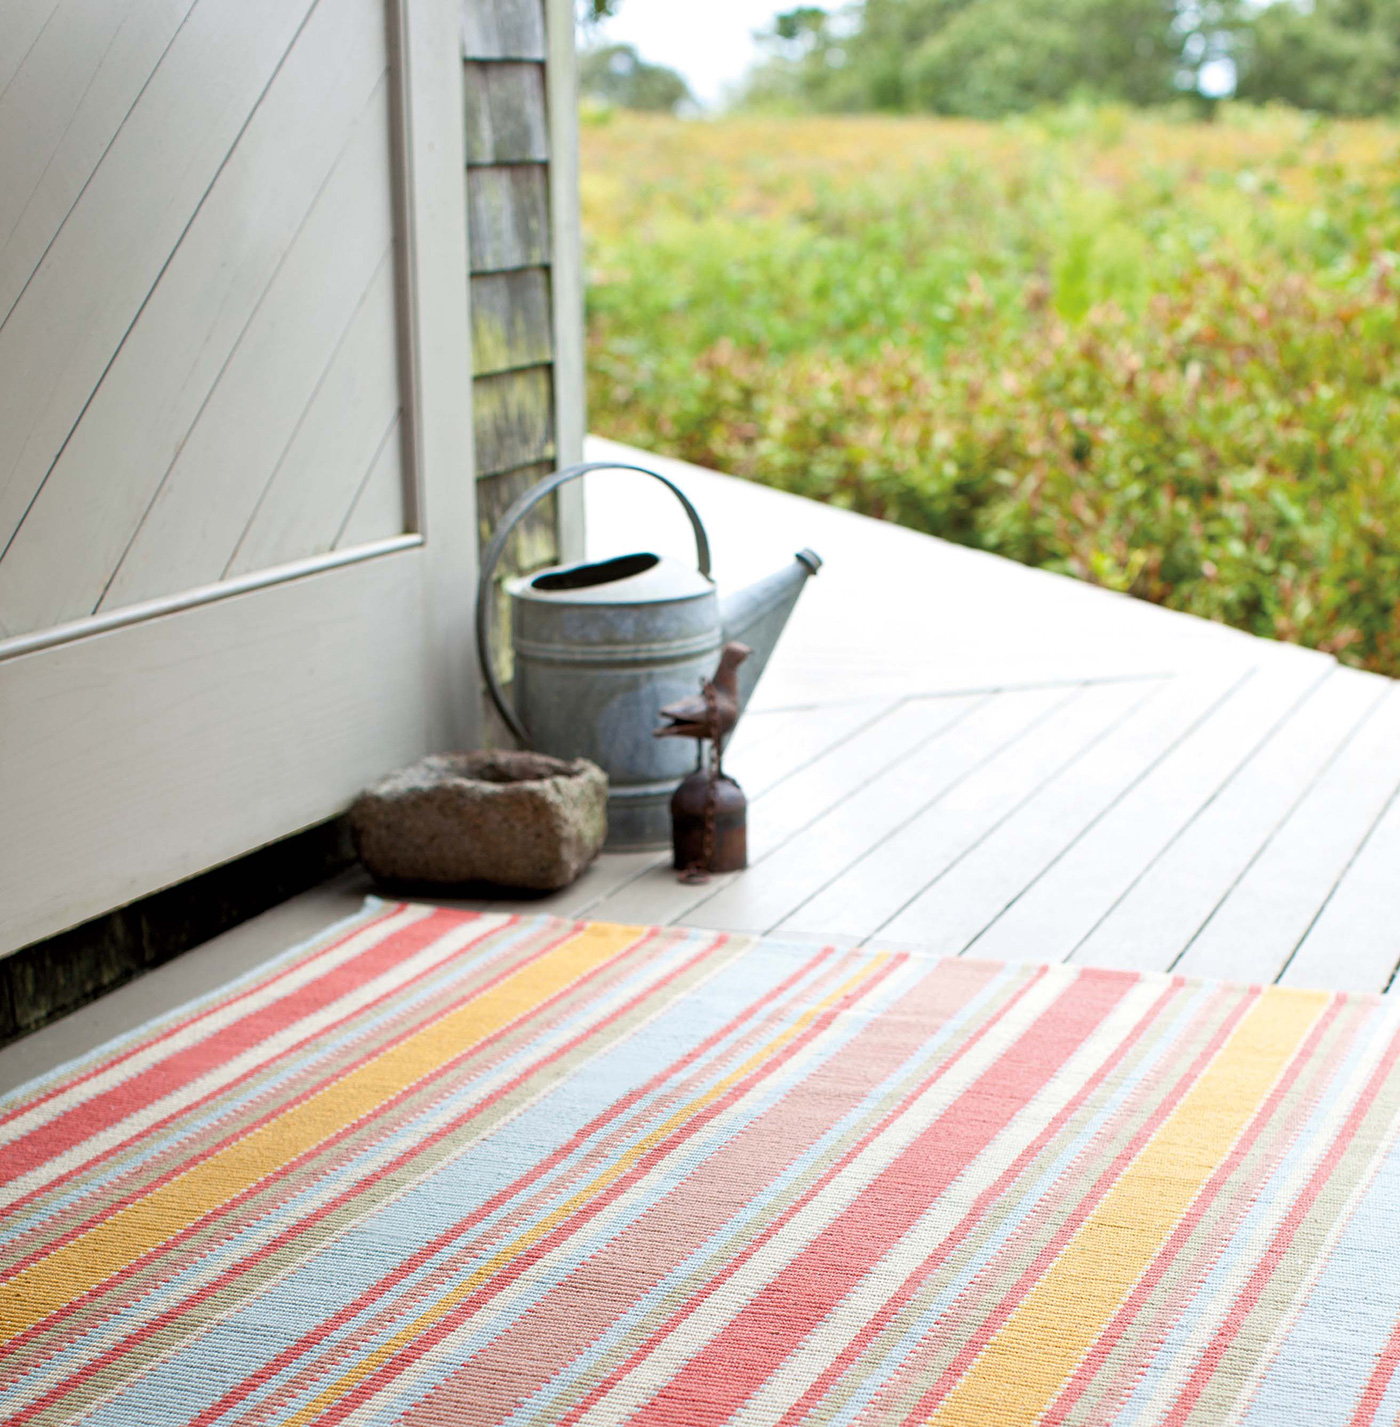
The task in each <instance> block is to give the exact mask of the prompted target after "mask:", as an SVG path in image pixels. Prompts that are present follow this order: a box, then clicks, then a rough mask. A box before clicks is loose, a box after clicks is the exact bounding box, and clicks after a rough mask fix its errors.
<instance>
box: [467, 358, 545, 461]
mask: <svg viewBox="0 0 1400 1427" xmlns="http://www.w3.org/2000/svg"><path fill="white" fill-rule="evenodd" d="M472 411H473V417H474V425H475V430H476V473H477V476H478V477H481V476H490V475H495V474H496V473H497V472H499V471H510V470H515V469H516V468H517V467H520V466H527V465H529V464H530V463H531V462H533V461H544V460H548V459H549V458H550V457H551V456H553V455H554V381H553V376H552V373H551V371H550V368H549V367H547V366H540V367H527V368H526V369H525V370H524V371H517V372H503V373H501V374H500V375H499V376H489V377H477V378H476V380H475V381H474V382H473V383H472Z"/></svg>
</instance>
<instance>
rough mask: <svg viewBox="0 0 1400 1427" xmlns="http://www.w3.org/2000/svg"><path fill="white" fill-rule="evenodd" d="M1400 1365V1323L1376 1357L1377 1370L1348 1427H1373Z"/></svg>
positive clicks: (1367, 1384) (1359, 1400)
mask: <svg viewBox="0 0 1400 1427" xmlns="http://www.w3.org/2000/svg"><path fill="white" fill-rule="evenodd" d="M1397 1367H1400V1323H1397V1324H1396V1325H1395V1331H1394V1332H1393V1333H1391V1335H1390V1341H1389V1342H1388V1343H1387V1344H1386V1345H1385V1347H1384V1348H1382V1349H1381V1354H1380V1357H1379V1358H1377V1359H1376V1366H1375V1370H1374V1371H1373V1372H1372V1373H1371V1376H1370V1378H1369V1379H1368V1380H1367V1383H1366V1386H1365V1387H1364V1388H1362V1389H1361V1397H1360V1398H1359V1399H1358V1401H1357V1404H1356V1411H1355V1412H1354V1413H1352V1416H1351V1421H1350V1422H1348V1423H1347V1427H1371V1424H1372V1423H1373V1422H1374V1421H1375V1420H1376V1413H1377V1412H1379V1411H1380V1410H1381V1403H1382V1402H1384V1401H1385V1395H1386V1393H1387V1392H1389V1391H1390V1384H1391V1382H1392V1381H1393V1380H1394V1378H1395V1370H1396V1368H1397Z"/></svg>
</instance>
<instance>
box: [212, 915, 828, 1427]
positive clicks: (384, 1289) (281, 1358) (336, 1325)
mask: <svg viewBox="0 0 1400 1427" xmlns="http://www.w3.org/2000/svg"><path fill="white" fill-rule="evenodd" d="M729 940H730V938H729V936H728V935H727V934H723V933H721V934H718V935H717V937H716V939H715V940H714V941H712V942H710V943H709V944H708V945H706V946H705V947H704V948H702V949H701V951H699V952H698V953H697V954H696V955H695V956H694V957H692V958H691V959H690V961H688V962H686V963H685V964H684V965H683V966H681V967H678V968H677V970H676V971H675V973H674V975H676V976H679V975H681V974H682V973H683V972H684V971H685V970H687V969H689V968H690V967H691V966H694V965H695V964H696V963H698V962H699V961H701V960H702V959H704V958H705V957H706V956H710V955H712V954H713V953H714V952H715V951H717V950H719V949H720V948H721V947H722V946H724V945H726V944H727V943H728V941H729ZM833 950H834V948H832V947H822V948H821V949H820V950H819V951H817V952H816V954H815V955H813V957H812V958H811V959H810V960H809V961H807V962H805V963H804V964H803V965H802V966H800V967H798V969H797V970H796V971H794V972H793V973H792V974H791V975H790V976H788V977H786V978H785V979H784V980H783V981H781V982H779V983H778V985H776V986H774V987H772V988H771V989H770V990H769V991H767V992H765V993H764V994H763V995H762V996H760V997H759V999H758V1000H757V1001H755V1002H753V1003H752V1004H751V1005H749V1006H746V1007H745V1008H744V1009H743V1010H741V1011H740V1012H738V1013H737V1014H736V1015H735V1016H734V1017H733V1018H732V1019H731V1020H729V1021H727V1022H726V1023H725V1024H724V1025H723V1026H721V1027H720V1028H719V1029H718V1030H716V1031H713V1032H711V1034H710V1035H708V1036H706V1037H705V1039H704V1040H703V1041H701V1042H700V1043H699V1044H698V1045H697V1046H695V1047H694V1048H693V1049H692V1050H691V1051H689V1052H688V1053H687V1054H686V1055H684V1056H683V1057H682V1058H681V1059H680V1060H678V1061H676V1062H674V1063H673V1064H671V1065H668V1066H666V1067H665V1068H664V1069H662V1070H659V1071H657V1073H656V1074H655V1075H653V1076H652V1077H651V1079H649V1080H648V1081H647V1082H646V1083H645V1084H644V1085H641V1086H639V1087H638V1088H637V1089H636V1090H633V1091H630V1092H629V1093H628V1094H627V1095H625V1096H623V1098H622V1099H621V1100H618V1101H616V1102H615V1103H614V1104H612V1105H610V1106H608V1108H607V1109H606V1110H604V1111H602V1112H601V1113H600V1114H598V1115H596V1116H595V1117H594V1118H593V1119H592V1120H590V1121H589V1122H588V1124H586V1125H584V1126H583V1127H582V1128H581V1129H579V1130H577V1131H576V1132H575V1133H574V1134H573V1135H572V1136H571V1137H570V1138H569V1139H568V1140H567V1141H566V1142H565V1143H564V1144H563V1145H561V1146H560V1147H559V1148H558V1149H557V1150H555V1151H554V1152H553V1153H552V1154H550V1155H549V1156H548V1157H547V1158H546V1159H544V1160H542V1161H541V1162H540V1164H539V1165H536V1166H532V1167H531V1168H530V1169H529V1170H528V1171H526V1172H525V1173H524V1174H522V1175H520V1176H519V1177H518V1178H516V1179H515V1180H514V1181H512V1183H510V1184H509V1185H507V1186H506V1187H505V1188H503V1189H500V1190H498V1191H497V1192H496V1193H495V1194H494V1195H492V1196H491V1198H490V1199H488V1200H487V1201H486V1202H485V1203H484V1204H482V1205H480V1206H479V1207H478V1208H477V1209H474V1210H473V1211H472V1212H471V1213H470V1214H469V1215H467V1216H466V1217H465V1218H463V1219H461V1220H458V1221H457V1223H455V1224H453V1225H451V1226H450V1227H449V1228H447V1229H445V1230H443V1231H442V1232H441V1233H440V1234H439V1235H438V1236H437V1237H436V1238H435V1239H433V1240H431V1241H430V1242H429V1243H427V1244H425V1245H424V1246H423V1247H422V1248H421V1249H419V1250H418V1251H417V1252H416V1253H415V1254H414V1255H413V1256H412V1257H411V1258H409V1259H407V1260H406V1261H405V1262H404V1263H403V1264H401V1265H399V1266H398V1267H396V1268H395V1269H394V1270H393V1271H392V1272H391V1273H389V1274H386V1275H385V1276H384V1277H383V1278H382V1279H380V1280H379V1281H378V1282H377V1283H375V1284H373V1285H371V1286H370V1287H369V1288H367V1289H365V1290H364V1291H363V1292H362V1293H361V1294H360V1295H359V1297H358V1298H355V1299H354V1300H352V1301H351V1302H350V1303H347V1304H346V1305H345V1306H344V1307H343V1308H342V1309H340V1310H339V1311H338V1312H337V1313H336V1314H335V1315H333V1316H332V1317H330V1318H327V1319H326V1320H325V1321H324V1322H322V1323H320V1324H317V1326H316V1327H314V1328H312V1329H311V1330H309V1331H308V1332H307V1333H305V1334H303V1336H302V1337H301V1338H299V1339H298V1340H297V1342H295V1343H294V1344H292V1346H291V1347H289V1348H286V1349H284V1350H283V1351H282V1352H281V1353H280V1354H278V1356H277V1357H276V1358H274V1359H273V1360H271V1361H270V1362H268V1363H267V1364H265V1365H264V1366H263V1367H261V1368H259V1369H258V1370H257V1372H255V1373H253V1374H251V1375H250V1376H249V1377H247V1378H245V1379H244V1380H243V1382H242V1383H240V1384H238V1385H237V1386H236V1387H233V1388H230V1389H229V1391H228V1392H227V1393H226V1394H225V1395H224V1397H223V1398H221V1399H220V1400H219V1401H218V1402H216V1403H213V1404H212V1405H211V1406H210V1407H208V1408H206V1409H205V1411H204V1412H202V1413H201V1414H200V1415H199V1416H198V1417H196V1418H194V1419H193V1420H192V1421H191V1423H190V1427H209V1424H211V1423H213V1422H216V1421H217V1420H218V1419H219V1418H220V1417H222V1416H224V1415H225V1414H226V1413H227V1412H229V1411H230V1410H231V1409H232V1408H234V1407H236V1406H237V1405H238V1404H239V1403H240V1402H242V1401H243V1400H244V1399H245V1398H247V1397H248V1396H249V1395H250V1394H251V1393H253V1392H255V1391H256V1390H257V1389H258V1388H259V1387H261V1386H262V1385H263V1384H264V1383H265V1382H267V1381H268V1380H269V1379H270V1378H272V1377H275V1376H276V1375H277V1374H279V1373H281V1372H284V1371H285V1370H286V1369H287V1368H289V1367H290V1366H291V1365H292V1364H293V1363H294V1362H295V1361H296V1360H297V1358H299V1357H302V1356H304V1355H305V1353H307V1352H308V1351H310V1350H311V1349H313V1348H315V1347H317V1346H318V1345H319V1344H320V1343H321V1342H322V1341H323V1340H324V1339H325V1338H326V1337H327V1336H329V1335H330V1334H331V1333H332V1332H335V1331H337V1330H338V1329H340V1328H341V1327H343V1326H344V1325H345V1324H346V1323H349V1322H351V1321H353V1320H354V1319H355V1318H357V1317H359V1316H360V1314H362V1313H363V1312H364V1311H365V1310H366V1309H367V1308H369V1307H370V1306H371V1305H372V1304H374V1303H375V1302H376V1301H378V1300H379V1299H382V1298H383V1297H384V1296H385V1295H386V1294H388V1293H389V1292H391V1291H392V1290H393V1289H394V1288H396V1287H397V1286H398V1285H399V1284H400V1283H402V1282H403V1281H404V1280H405V1279H406V1278H408V1277H410V1276H411V1275H412V1274H414V1273H416V1272H417V1271H418V1270H419V1269H420V1268H422V1267H423V1266H424V1265H425V1264H427V1263H428V1262H429V1261H430V1260H431V1259H432V1258H434V1257H435V1256H436V1255H438V1254H439V1253H441V1252H442V1251H443V1250H445V1249H447V1248H449V1247H451V1245H452V1244H453V1243H454V1242H455V1241H456V1240H458V1239H460V1238H462V1236H463V1235H464V1234H466V1233H469V1232H470V1231H471V1230H472V1229H473V1228H475V1227H476V1225H477V1224H479V1223H481V1222H482V1220H484V1219H486V1218H488V1217H489V1216H490V1215H492V1214H494V1213H495V1212H496V1211H497V1210H498V1209H500V1208H502V1207H504V1206H505V1205H506V1204H508V1203H510V1201H511V1200H512V1199H513V1198H515V1197H516V1196H517V1195H519V1194H521V1193H522V1192H523V1191H525V1190H527V1189H529V1188H530V1187H531V1186H532V1185H533V1184H534V1183H535V1182H536V1181H537V1180H539V1179H540V1178H541V1177H542V1176H543V1175H545V1174H547V1173H548V1172H549V1171H550V1170H552V1169H554V1168H556V1167H557V1166H558V1165H560V1164H562V1163H563V1162H564V1160H566V1159H567V1158H568V1157H569V1156H570V1155H572V1154H573V1153H574V1152H575V1151H576V1150H577V1149H578V1148H579V1147H580V1146H581V1145H582V1144H583V1143H584V1142H585V1141H586V1140H588V1139H589V1138H590V1137H591V1136H593V1135H596V1134H597V1133H598V1132H599V1131H600V1130H602V1129H605V1128H607V1127H608V1126H609V1125H610V1124H612V1123H613V1122H614V1121H615V1120H617V1119H618V1118H619V1117H621V1116H622V1115H625V1114H626V1113H627V1112H628V1111H629V1110H631V1109H632V1108H633V1106H635V1105H636V1104H637V1103H638V1102H640V1101H641V1100H643V1099H644V1098H645V1097H646V1096H648V1095H650V1094H651V1093H653V1092H654V1091H655V1090H657V1089H659V1088H660V1087H661V1086H662V1085H664V1084H665V1083H666V1081H667V1080H668V1079H671V1078H672V1077H673V1076H675V1075H676V1073H677V1072H678V1071H682V1070H684V1069H686V1068H687V1067H689V1066H691V1065H693V1064H694V1063H695V1062H696V1061H697V1060H699V1059H700V1058H701V1057H702V1056H704V1055H705V1054H707V1053H708V1052H709V1051H710V1050H711V1049H713V1048H714V1047H715V1046H716V1045H718V1044H719V1043H720V1042H721V1041H723V1040H725V1039H726V1038H727V1037H729V1036H731V1035H733V1034H734V1033H735V1032H736V1031H737V1030H738V1029H739V1028H740V1027H741V1026H743V1024H744V1023H745V1021H747V1020H750V1019H751V1018H752V1017H753V1016H754V1015H756V1014H758V1013H761V1012H763V1011H764V1010H766V1009H767V1008H768V1007H769V1006H771V1005H773V1004H774V1003H775V1002H777V1001H778V1000H779V999H780V998H781V997H783V996H784V995H786V994H787V993H788V992H790V991H791V990H793V988H794V987H796V986H797V985H798V983H799V982H801V981H802V980H803V979H804V978H805V977H806V976H808V975H809V974H810V973H811V972H812V971H813V970H814V969H815V968H816V967H818V966H820V964H821V963H822V962H823V961H825V960H826V959H827V958H828V957H830V956H831V955H832V953H833ZM669 979H671V978H668V980H669ZM627 1009H629V1008H627V1007H624V1008H622V1009H621V1010H619V1011H618V1012H617V1015H618V1016H621V1015H623V1014H625V1012H626V1010H627ZM591 1033H592V1032H585V1033H584V1034H591ZM570 1048H571V1047H565V1048H563V1049H562V1050H561V1051H560V1052H559V1054H560V1055H563V1054H565V1053H567V1051H568V1049H570ZM533 1073H534V1069H533V1068H532V1069H531V1070H530V1071H527V1072H523V1073H522V1076H521V1079H522V1080H523V1079H524V1078H526V1076H528V1075H529V1074H533ZM514 1088H515V1087H514V1085H513V1084H512V1085H510V1086H506V1087H504V1088H503V1089H502V1090H501V1091H500V1092H499V1095H505V1094H508V1093H509V1092H510V1090H512V1089H514ZM494 1098H498V1097H495V1096H493V1099H494Z"/></svg>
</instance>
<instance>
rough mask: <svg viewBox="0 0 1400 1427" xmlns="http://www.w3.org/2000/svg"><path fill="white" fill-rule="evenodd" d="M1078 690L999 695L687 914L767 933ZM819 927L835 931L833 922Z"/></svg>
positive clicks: (721, 926) (723, 926)
mask: <svg viewBox="0 0 1400 1427" xmlns="http://www.w3.org/2000/svg"><path fill="white" fill-rule="evenodd" d="M1078 692H1079V691H1078V690H1077V689H1073V688H1071V689H1060V688H1046V689H1028V690H1017V691H1014V692H1009V693H1003V694H998V695H996V696H995V697H992V698H989V699H988V700H987V701H986V702H985V703H984V704H982V705H980V706H979V707H978V708H977V709H976V710H975V714H974V715H973V716H971V717H968V718H964V719H962V720H961V721H960V722H957V723H955V724H953V725H952V726H951V727H950V728H948V729H947V730H946V731H945V732H944V733H943V734H942V735H941V736H940V737H937V738H934V739H931V740H929V741H927V742H925V743H924V744H922V745H921V746H920V747H919V748H918V749H917V750H916V751H915V752H914V753H912V754H911V755H910V756H908V757H901V758H900V759H899V760H897V761H896V762H895V763H893V764H892V765H891V766H890V767H889V768H888V769H887V770H886V771H885V772H884V773H883V774H881V775H880V776H879V777H876V778H872V779H870V780H868V781H867V782H865V783H864V784H863V785H862V786H861V787H860V788H859V790H858V791H857V792H856V793H855V794H854V795H852V796H851V797H849V798H846V799H844V800H842V801H841V802H840V803H839V804H838V805H836V806H834V807H832V808H831V809H830V810H829V811H828V812H826V813H825V814H823V815H822V816H821V817H820V818H818V819H817V820H816V821H814V822H812V823H811V824H809V825H808V826H807V827H805V828H804V829H803V830H802V832H801V835H800V836H797V837H792V838H790V839H789V840H788V841H786V842H784V843H783V844H782V846H780V847H779V848H777V849H776V851H774V852H772V853H770V854H769V855H768V856H767V857H765V858H763V859H762V860H761V861H759V862H757V863H756V864H755V865H754V866H753V867H752V868H751V869H750V870H749V872H748V873H746V874H744V875H743V876H742V877H740V878H738V879H737V880H734V881H732V882H730V883H728V884H727V885H724V886H721V887H719V888H717V889H716V890H715V891H714V893H713V894H712V895H710V896H709V897H707V898H706V899H705V900H704V901H702V902H701V903H699V904H698V905H697V906H695V907H693V908H690V909H688V910H687V912H686V913H685V915H686V918H687V920H688V921H691V922H693V924H694V925H696V926H702V927H713V928H716V929H717V930H722V931H756V932H757V931H768V930H770V929H772V928H773V927H775V926H777V925H778V924H779V923H780V922H782V921H783V919H784V918H785V917H788V916H789V915H791V913H793V912H794V911H795V910H796V909H797V908H798V907H800V906H801V905H802V904H803V903H805V902H806V901H807V900H808V899H809V898H810V897H812V896H813V895H814V894H815V893H816V892H818V891H820V890H821V888H823V887H824V886H826V885H827V883H829V882H830V881H832V879H833V878H835V877H837V876H839V875H840V874H841V873H842V872H844V871H845V870H846V869H847V868H849V867H850V866H851V865H852V864H853V863H855V862H857V861H858V860H859V859H860V858H861V857H863V856H864V855H865V854H866V853H867V852H868V851H869V850H870V849H871V848H872V847H874V846H875V845H876V844H878V843H881V842H883V841H885V840H886V839H888V838H892V837H895V836H897V835H898V834H899V832H900V829H901V828H903V827H904V826H905V825H906V824H908V823H909V822H911V821H912V820H913V819H914V818H916V817H917V816H918V815H919V814H920V813H922V812H923V811H924V810H925V809H926V808H927V807H929V806H930V805H931V804H932V803H934V802H936V801H937V800H938V799H939V798H941V797H943V796H944V795H946V794H947V793H948V792H949V791H950V790H951V789H953V788H955V787H956V786H957V785H958V784H959V783H960V782H961V781H962V780H963V779H964V778H966V777H968V776H969V775H970V774H972V773H973V772H975V771H976V770H977V769H978V768H980V767H981V766H982V765H983V764H984V763H987V762H989V761H991V760H992V759H994V758H996V757H997V755H998V754H999V753H1001V752H1002V751H1003V750H1004V749H1005V748H1007V747H1008V746H1009V745H1011V744H1012V743H1014V742H1015V741H1016V740H1017V739H1019V738H1021V737H1022V736H1023V735H1024V734H1025V733H1026V731H1027V730H1028V729H1031V728H1034V727H1035V726H1036V725H1038V724H1039V723H1041V722H1042V721H1043V720H1045V719H1048V718H1049V717H1050V716H1051V715H1052V714H1053V713H1054V712H1055V711H1056V709H1058V708H1059V707H1060V706H1061V705H1062V704H1065V703H1067V702H1069V701H1071V700H1072V699H1074V698H1075V697H1076V696H1077V694H1078ZM817 930H829V931H832V932H838V931H840V928H838V927H831V928H817Z"/></svg>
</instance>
